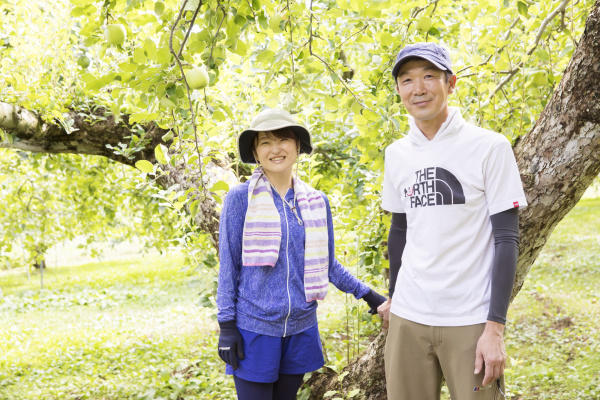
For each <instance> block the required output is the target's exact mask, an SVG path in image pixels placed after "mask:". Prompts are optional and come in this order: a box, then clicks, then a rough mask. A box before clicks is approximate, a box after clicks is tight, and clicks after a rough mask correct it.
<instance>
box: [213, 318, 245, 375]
mask: <svg viewBox="0 0 600 400" xmlns="http://www.w3.org/2000/svg"><path fill="white" fill-rule="evenodd" d="M219 326H220V327H221V333H220V334H219V357H221V360H223V361H225V362H226V363H227V364H229V365H231V366H232V367H233V369H238V357H239V359H240V360H243V359H244V346H243V343H244V341H243V339H242V334H241V333H240V331H239V330H238V328H237V326H236V325H235V321H225V322H219Z"/></svg>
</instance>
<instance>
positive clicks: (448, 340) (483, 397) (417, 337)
mask: <svg viewBox="0 0 600 400" xmlns="http://www.w3.org/2000/svg"><path fill="white" fill-rule="evenodd" d="M484 327H485V324H479V325H470V326H457V327H454V326H451V327H448V326H443V327H435V326H428V325H421V324H417V323H415V322H411V321H408V320H406V319H403V318H400V317H398V316H396V315H394V314H391V313H390V328H389V331H388V337H387V342H386V345H385V378H386V382H387V394H388V399H389V400H437V399H439V398H440V390H441V387H442V381H443V379H445V380H446V384H447V385H448V389H449V390H450V397H451V398H452V400H496V399H503V398H504V396H503V395H502V393H505V390H504V377H501V378H500V385H501V386H500V387H501V389H502V393H501V392H500V390H499V387H498V382H497V381H494V382H492V383H491V384H489V385H487V386H486V387H482V386H481V382H482V381H483V376H484V375H485V374H484V373H485V371H482V372H481V373H479V374H478V375H475V374H474V373H473V371H474V370H475V349H476V347H477V341H478V340H479V337H480V336H481V334H482V333H483V329H484Z"/></svg>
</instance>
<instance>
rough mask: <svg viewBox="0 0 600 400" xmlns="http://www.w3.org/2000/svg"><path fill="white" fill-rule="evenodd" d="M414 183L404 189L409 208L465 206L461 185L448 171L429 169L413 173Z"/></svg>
mask: <svg viewBox="0 0 600 400" xmlns="http://www.w3.org/2000/svg"><path fill="white" fill-rule="evenodd" d="M415 175H416V176H415V183H414V184H413V185H412V186H410V187H408V188H406V189H404V196H405V197H409V198H410V208H416V207H428V206H440V205H450V204H465V194H464V192H463V188H462V185H461V184H460V182H459V181H458V179H456V177H455V176H454V175H453V174H452V173H451V172H450V171H448V170H446V169H444V168H439V167H430V168H424V169H420V170H418V171H415Z"/></svg>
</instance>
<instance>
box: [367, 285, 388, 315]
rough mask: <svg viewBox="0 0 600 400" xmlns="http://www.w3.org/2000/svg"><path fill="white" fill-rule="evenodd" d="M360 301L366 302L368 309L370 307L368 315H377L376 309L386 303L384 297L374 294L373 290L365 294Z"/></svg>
mask: <svg viewBox="0 0 600 400" xmlns="http://www.w3.org/2000/svg"><path fill="white" fill-rule="evenodd" d="M362 299H363V300H364V301H366V302H367V304H368V305H369V307H371V309H370V310H369V314H377V307H379V306H380V305H381V304H383V303H384V302H385V301H386V298H385V297H383V296H382V295H380V294H379V293H377V292H375V291H374V290H373V289H371V290H370V291H369V293H367V294H365V295H364V296H363V297H362Z"/></svg>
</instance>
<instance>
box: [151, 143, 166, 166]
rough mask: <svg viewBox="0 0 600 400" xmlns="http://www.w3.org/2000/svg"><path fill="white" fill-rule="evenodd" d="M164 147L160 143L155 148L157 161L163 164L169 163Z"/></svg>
mask: <svg viewBox="0 0 600 400" xmlns="http://www.w3.org/2000/svg"><path fill="white" fill-rule="evenodd" d="M162 148H163V146H162V145H160V144H159V145H158V146H156V147H155V148H154V156H155V157H156V161H158V162H159V163H161V164H162V165H165V164H166V163H167V158H166V157H165V153H164V151H163V149H162Z"/></svg>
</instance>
